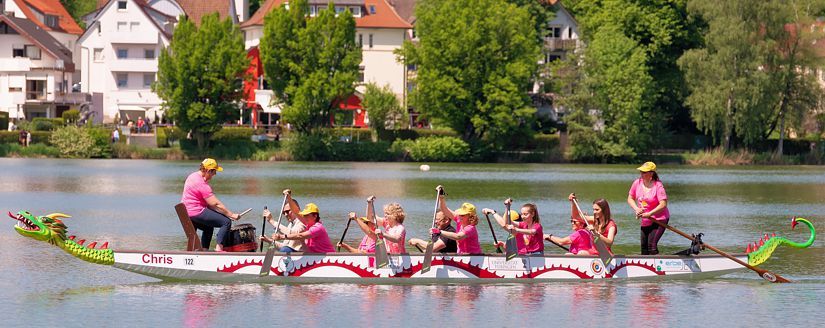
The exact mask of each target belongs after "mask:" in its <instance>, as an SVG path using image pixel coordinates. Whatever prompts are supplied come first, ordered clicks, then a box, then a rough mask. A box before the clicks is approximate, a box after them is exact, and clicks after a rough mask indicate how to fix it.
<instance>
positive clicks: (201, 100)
mask: <svg viewBox="0 0 825 328" xmlns="http://www.w3.org/2000/svg"><path fill="white" fill-rule="evenodd" d="M248 66H249V60H248V59H247V58H246V53H245V51H244V44H243V35H242V34H241V31H240V30H239V29H238V26H237V25H235V24H233V23H232V20H230V19H226V20H223V21H220V20H219V18H218V15H217V14H210V15H207V16H204V17H203V19H202V20H201V25H200V28H198V27H196V26H195V24H194V23H192V21H190V20H189V19H187V18H185V17H184V18H182V19H181V21H180V22H179V23H178V25H177V26H176V27H175V32H174V34H173V35H172V41H171V43H170V44H169V46H168V47H167V48H165V49H163V51H161V53H160V57H159V59H158V80H157V82H155V83H154V84H153V85H152V90H153V91H155V92H156V93H157V94H158V96H160V98H161V99H163V106H164V108H165V110H166V117H169V118H171V119H172V120H173V121H174V122H175V123H176V124H177V125H178V126H180V127H181V128H182V129H184V130H190V131H192V134H193V136H194V137H195V138H196V140H197V142H198V147H199V148H201V149H203V148H204V147H205V146H206V144H207V142H208V140H209V138H210V137H211V136H212V135H213V134H214V133H215V132H217V131H218V130H220V129H221V125H222V124H223V123H226V122H229V121H232V120H235V119H237V118H238V115H239V111H240V107H239V101H240V100H241V97H242V95H243V94H242V90H243V89H242V87H243V79H244V78H245V77H244V71H245V70H246V68H247V67H248Z"/></svg>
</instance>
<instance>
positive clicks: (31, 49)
mask: <svg viewBox="0 0 825 328" xmlns="http://www.w3.org/2000/svg"><path fill="white" fill-rule="evenodd" d="M26 57H29V58H31V59H40V48H38V47H35V46H26Z"/></svg>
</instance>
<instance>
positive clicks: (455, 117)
mask: <svg viewBox="0 0 825 328" xmlns="http://www.w3.org/2000/svg"><path fill="white" fill-rule="evenodd" d="M416 17H417V22H416V32H417V35H418V37H419V43H418V44H413V43H411V42H406V43H405V44H404V46H403V48H402V50H401V51H400V53H401V55H402V56H403V57H405V59H406V61H407V63H410V64H415V65H416V66H417V67H418V71H417V77H416V89H415V90H414V91H413V93H412V96H411V98H412V99H411V102H412V103H413V104H414V105H415V106H416V107H417V108H418V109H419V110H420V111H421V113H422V115H423V116H425V117H428V118H431V119H434V120H437V121H440V122H442V123H444V124H445V125H447V126H449V127H450V128H452V129H453V130H455V131H458V132H459V133H461V136H462V138H463V139H464V140H466V141H468V142H470V143H477V142H479V141H481V140H489V141H492V142H495V143H501V142H502V141H503V140H505V139H506V138H503V137H506V136H508V135H511V134H513V133H515V132H516V131H517V130H520V129H521V128H522V127H523V126H525V125H526V124H524V123H526V121H528V120H530V119H532V116H533V113H534V112H535V109H534V108H532V107H531V106H530V103H529V98H528V97H527V91H528V90H529V87H530V83H531V78H532V77H533V76H534V74H535V72H536V68H537V66H536V63H537V60H538V57H539V46H538V44H537V42H536V30H535V26H534V24H533V20H532V17H531V16H530V13H529V12H528V11H527V9H526V8H523V7H519V6H517V5H514V4H510V3H507V1H505V0H480V1H474V2H472V3H468V2H466V1H461V0H423V1H421V2H418V4H417V5H416Z"/></svg>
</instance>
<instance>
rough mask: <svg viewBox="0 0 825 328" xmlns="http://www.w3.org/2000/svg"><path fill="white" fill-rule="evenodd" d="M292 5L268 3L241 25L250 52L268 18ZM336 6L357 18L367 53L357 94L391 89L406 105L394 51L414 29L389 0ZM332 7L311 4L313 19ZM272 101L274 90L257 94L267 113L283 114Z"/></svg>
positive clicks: (354, 0)
mask: <svg viewBox="0 0 825 328" xmlns="http://www.w3.org/2000/svg"><path fill="white" fill-rule="evenodd" d="M288 4H289V1H288V0H267V1H266V2H265V3H264V4H263V5H262V6H261V8H260V9H259V10H258V11H257V12H256V13H255V14H254V15H253V16H252V17H251V18H250V19H249V20H247V21H246V22H243V23H241V30H242V31H243V32H244V38H245V40H246V47H247V48H248V49H250V48H253V47H257V46H258V44H259V42H260V39H261V37H263V24H264V16H265V15H266V14H268V13H269V12H271V11H272V10H274V9H275V8H278V7H280V6H288ZM334 4H335V10H336V11H337V12H343V11H344V10H347V9H349V11H350V12H351V13H352V14H353V16H354V17H355V26H356V32H355V33H356V34H355V35H356V38H357V39H356V42H357V43H358V44H359V45H361V47H362V49H363V53H362V62H361V65H360V66H361V70H362V72H363V74H362V78H361V81H360V82H362V84H361V85H359V86H358V87H357V88H356V89H357V91H358V92H361V93H363V91H364V87H363V83H369V82H374V83H376V84H378V85H381V86H383V85H389V86H390V88H391V89H392V90H393V92H394V93H395V94H396V96H397V97H398V99H399V100H401V101H402V103H404V100H405V99H406V90H407V79H406V66H405V65H404V63H400V62H398V61H396V58H395V57H396V56H395V54H394V53H393V51H395V50H396V49H398V48H400V47H401V45H402V44H403V42H404V40H407V39H409V32H410V31H411V30H412V25H410V24H409V23H408V22H407V21H406V20H404V19H403V18H401V17H400V16H399V15H398V13H397V12H396V11H395V9H394V8H393V7H392V6H390V5H389V4H388V3H387V1H386V0H338V1H334ZM328 5H329V1H328V0H309V6H310V16H314V15H315V14H316V13H317V12H318V11H320V10H322V9H325V8H327V6H328ZM271 97H272V92H271V91H270V90H259V91H256V92H255V98H256V99H255V100H254V101H256V102H257V103H258V104H259V105H260V107H261V108H262V109H263V111H264V112H268V113H280V109H279V108H278V107H277V106H272V104H271V103H270V100H271ZM358 106H360V105H358ZM342 108H343V107H342ZM347 109H352V107H347ZM359 109H360V107H359ZM361 116H363V114H361ZM357 120H358V119H357V118H356V121H357ZM356 125H358V124H356Z"/></svg>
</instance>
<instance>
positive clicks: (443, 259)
mask: <svg viewBox="0 0 825 328" xmlns="http://www.w3.org/2000/svg"><path fill="white" fill-rule="evenodd" d="M114 255H115V263H114V266H115V267H117V268H120V269H123V270H127V271H131V272H135V273H139V274H143V275H147V276H151V277H155V278H159V279H162V280H205V281H223V282H261V283H320V282H342V283H368V284H427V283H494V282H511V283H524V282H527V283H529V282H539V281H564V280H592V279H609V280H612V279H621V280H625V279H633V280H645V279H646V280H654V279H697V278H706V277H713V276H719V275H723V274H726V273H730V272H733V271H738V270H741V269H744V267H743V266H741V265H739V264H737V263H736V262H734V261H731V260H729V259H727V258H724V257H722V256H719V255H698V256H673V255H651V256H644V255H634V256H621V255H617V256H616V257H615V258H614V260H613V261H611V263H609V264H608V265H607V266H605V265H604V264H603V263H602V262H601V260H600V259H599V258H598V257H595V256H575V255H548V256H518V257H516V258H514V259H512V260H510V261H507V260H506V259H505V258H504V255H499V254H486V255H435V256H434V257H433V261H432V267H431V269H430V271H428V272H426V273H425V272H422V271H421V264H422V262H423V261H424V255H423V254H404V255H391V256H390V265H389V266H387V267H385V268H381V269H377V268H375V267H374V263H375V259H374V257H373V256H371V255H366V254H349V253H328V254H302V253H293V254H292V255H288V254H283V253H276V254H275V257H274V259H273V261H272V267H271V268H270V274H269V275H268V276H264V277H260V276H259V273H260V271H261V265H262V263H263V260H264V253H214V252H159V251H115V253H114ZM734 256H735V257H736V258H738V259H740V260H742V261H744V262H747V261H748V258H747V255H746V254H734Z"/></svg>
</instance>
